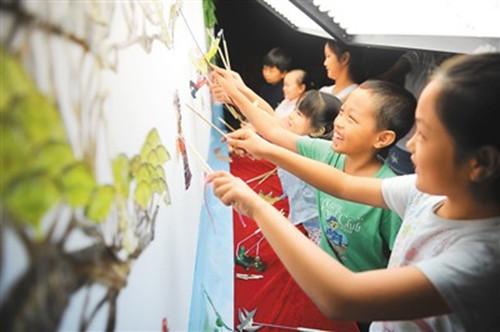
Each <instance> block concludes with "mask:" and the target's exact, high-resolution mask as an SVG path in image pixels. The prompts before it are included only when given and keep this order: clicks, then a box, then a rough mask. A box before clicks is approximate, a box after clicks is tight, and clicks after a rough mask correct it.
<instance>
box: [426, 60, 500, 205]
mask: <svg viewBox="0 0 500 332" xmlns="http://www.w3.org/2000/svg"><path fill="white" fill-rule="evenodd" d="M433 79H435V80H437V81H438V82H439V83H440V89H441V90H440V91H439V93H438V96H437V99H436V113H437V115H438V118H439V119H440V121H441V122H442V123H443V125H444V127H445V128H446V129H447V130H448V132H449V133H450V135H451V137H452V140H453V141H454V145H455V147H454V148H455V159H456V160H455V161H456V162H457V163H460V162H463V161H465V160H467V159H469V158H471V157H473V158H476V159H477V161H478V162H479V164H480V165H481V166H483V168H484V171H483V172H482V174H481V175H480V178H479V179H475V180H474V181H473V182H472V184H471V192H472V193H473V195H474V196H475V198H476V199H478V200H480V201H486V202H492V203H495V204H500V130H499V129H498V126H499V124H500V53H487V54H476V55H467V56H466V55H462V56H457V57H453V58H451V59H449V60H447V61H445V62H444V63H443V64H442V65H441V66H440V67H439V68H438V69H437V70H436V73H435V75H434V76H433ZM486 151H488V153H486V154H485V152H486Z"/></svg>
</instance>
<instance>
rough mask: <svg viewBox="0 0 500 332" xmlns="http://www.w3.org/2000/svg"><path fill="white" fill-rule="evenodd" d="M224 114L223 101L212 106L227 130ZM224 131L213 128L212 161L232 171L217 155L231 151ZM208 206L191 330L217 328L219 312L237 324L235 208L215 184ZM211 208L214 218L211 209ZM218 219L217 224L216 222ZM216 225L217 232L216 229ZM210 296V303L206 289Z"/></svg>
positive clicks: (226, 320) (203, 219) (208, 193)
mask: <svg viewBox="0 0 500 332" xmlns="http://www.w3.org/2000/svg"><path fill="white" fill-rule="evenodd" d="M219 116H220V117H222V116H223V115H222V107H221V105H213V106H212V123H214V124H216V125H218V126H219V127H220V128H221V129H222V130H223V131H226V130H225V128H224V127H223V124H221V123H220V121H219V120H218V119H217V117H219ZM220 138H221V137H220V134H219V133H217V132H216V131H215V130H214V129H212V131H211V134H210V146H209V154H208V164H209V165H210V166H211V167H212V168H213V169H214V170H225V171H228V172H229V164H228V163H227V162H225V161H222V160H220V159H218V158H216V156H215V153H214V150H215V149H216V148H217V147H220V148H221V152H220V153H221V154H222V155H227V146H226V144H225V143H221V142H220ZM205 197H206V204H207V205H206V206H205V205H204V206H203V207H202V211H201V214H200V226H199V232H198V248H197V252H196V264H195V268H194V280H193V295H192V297H191V309H190V314H189V331H207V330H208V331H215V330H216V329H217V328H218V327H217V326H216V324H215V323H216V319H217V314H216V312H215V311H214V307H215V310H217V312H218V313H219V314H220V316H221V317H222V319H223V321H224V323H225V324H226V325H228V326H229V327H232V326H234V324H233V301H234V282H233V281H234V280H233V273H234V257H233V221H232V210H231V208H229V207H226V206H224V205H223V204H222V203H220V201H219V200H218V199H217V198H216V197H215V196H214V195H213V191H212V186H211V185H209V186H207V187H206V193H205ZM207 207H208V209H210V213H211V215H212V220H211V218H210V217H209V213H208V211H207ZM213 223H214V224H213ZM214 225H215V232H214ZM205 291H206V293H207V294H208V295H209V296H210V298H211V300H212V302H213V306H212V305H211V304H210V301H209V300H208V298H207V296H206V295H205V293H204V292H205Z"/></svg>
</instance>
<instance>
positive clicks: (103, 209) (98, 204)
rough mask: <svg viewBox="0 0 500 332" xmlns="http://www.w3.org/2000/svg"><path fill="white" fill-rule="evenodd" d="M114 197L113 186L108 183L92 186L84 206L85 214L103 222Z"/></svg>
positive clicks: (91, 218)
mask: <svg viewBox="0 0 500 332" xmlns="http://www.w3.org/2000/svg"><path fill="white" fill-rule="evenodd" d="M114 199H115V188H114V187H113V186H110V185H106V186H99V187H96V188H94V190H93V191H92V194H91V196H90V199H89V202H88V204H87V206H86V207H85V216H86V217H87V218H89V219H90V220H93V221H96V222H99V223H101V222H103V221H105V220H106V218H107V217H108V215H109V212H110V211H111V207H112V206H113V202H114Z"/></svg>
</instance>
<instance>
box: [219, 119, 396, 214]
mask: <svg viewBox="0 0 500 332" xmlns="http://www.w3.org/2000/svg"><path fill="white" fill-rule="evenodd" d="M227 141H228V144H229V145H231V146H232V147H233V148H234V149H235V150H236V151H245V152H246V153H249V154H251V155H252V156H254V157H256V158H262V159H266V160H269V161H270V162H272V163H275V164H276V165H278V166H280V167H282V168H284V169H286V170H287V171H289V172H291V173H293V174H294V175H296V176H297V177H299V178H301V179H302V180H304V181H305V182H307V183H309V184H310V185H312V186H313V187H315V188H317V189H319V190H321V191H323V192H325V193H327V194H330V195H332V196H335V197H338V198H341V199H346V200H349V201H355V202H359V203H363V204H367V205H372V206H379V207H384V208H386V207H387V206H386V204H385V202H384V199H383V197H382V189H381V185H382V180H381V179H377V178H372V177H360V176H352V175H349V174H346V173H344V172H342V171H339V170H337V169H335V168H334V167H331V166H330V165H327V164H324V163H322V162H319V161H316V160H312V159H309V158H306V157H303V156H301V155H299V154H297V153H293V152H291V151H288V150H287V149H284V148H282V147H280V146H277V145H275V144H272V143H270V142H267V141H265V140H264V139H262V138H261V137H259V136H258V135H257V134H256V133H254V132H253V131H251V130H246V129H240V130H237V131H235V132H233V133H231V134H228V135H227Z"/></svg>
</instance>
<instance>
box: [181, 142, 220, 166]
mask: <svg viewBox="0 0 500 332" xmlns="http://www.w3.org/2000/svg"><path fill="white" fill-rule="evenodd" d="M184 143H186V146H187V147H188V149H189V150H191V152H192V153H193V154H194V155H195V157H196V158H197V159H198V161H199V162H200V164H201V166H202V167H203V170H204V171H205V173H207V174H212V173H213V172H214V170H213V169H212V167H210V165H209V164H208V163H207V162H206V161H205V159H203V157H202V156H201V154H200V153H199V152H198V150H196V148H195V147H194V146H192V145H191V144H189V142H188V141H184Z"/></svg>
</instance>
